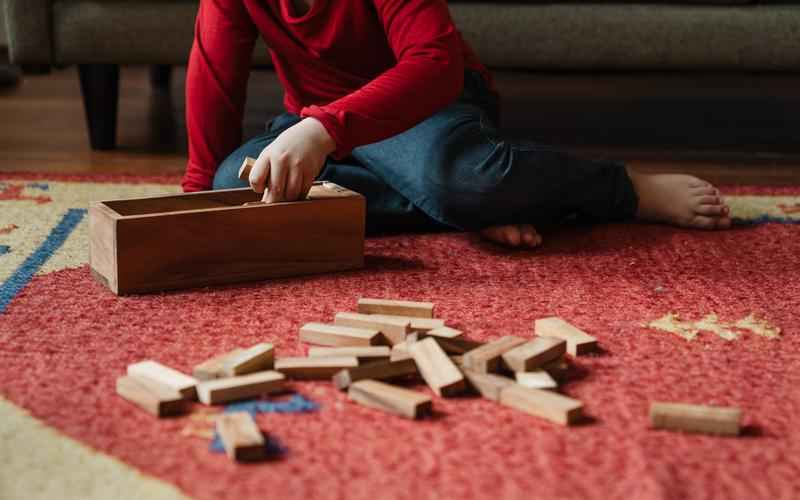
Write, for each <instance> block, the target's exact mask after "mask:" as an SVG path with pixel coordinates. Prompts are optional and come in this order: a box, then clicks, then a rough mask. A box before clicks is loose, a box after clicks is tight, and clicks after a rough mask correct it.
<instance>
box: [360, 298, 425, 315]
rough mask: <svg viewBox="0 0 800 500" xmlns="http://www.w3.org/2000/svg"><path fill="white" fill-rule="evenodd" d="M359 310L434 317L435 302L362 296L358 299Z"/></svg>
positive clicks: (361, 311)
mask: <svg viewBox="0 0 800 500" xmlns="http://www.w3.org/2000/svg"><path fill="white" fill-rule="evenodd" d="M358 312H360V313H363V314H390V315H397V316H411V317H415V318H433V303H431V302H411V301H408V300H386V299H367V298H361V299H358Z"/></svg>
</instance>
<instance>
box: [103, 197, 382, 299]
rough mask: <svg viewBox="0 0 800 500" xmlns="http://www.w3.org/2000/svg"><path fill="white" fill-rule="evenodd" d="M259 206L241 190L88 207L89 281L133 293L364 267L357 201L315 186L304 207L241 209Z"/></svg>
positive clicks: (361, 202)
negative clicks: (90, 276)
mask: <svg viewBox="0 0 800 500" xmlns="http://www.w3.org/2000/svg"><path fill="white" fill-rule="evenodd" d="M260 199H261V195H260V194H258V193H256V192H254V191H253V190H252V189H250V188H249V187H248V188H241V189H227V190H218V191H203V192H198V193H183V194H173V195H167V196H163V195H162V196H154V197H147V198H135V199H125V200H111V201H104V202H98V203H94V204H92V205H91V207H90V209H89V241H90V244H89V252H90V259H89V260H90V265H91V268H92V272H93V275H94V276H95V277H96V278H97V279H98V280H100V281H101V282H102V283H104V284H105V285H106V286H108V287H109V288H110V289H111V290H112V291H113V292H114V293H117V294H131V293H145V292H154V291H161V290H170V289H180V288H189V287H197V286H209V285H221V284H228V283H237V282H242V281H253V280H262V279H267V278H277V277H286V276H299V275H305V274H315V273H324V272H332V271H343V270H349V269H357V268H361V267H363V264H364V227H365V226H364V224H365V214H366V208H365V207H366V203H365V200H364V197H363V196H361V195H359V194H358V193H354V192H352V191H348V190H344V191H341V190H339V189H332V188H330V187H326V186H323V185H314V186H312V187H311V191H310V192H309V197H308V199H306V200H301V201H295V202H288V203H270V204H264V205H260V206H247V207H244V206H242V204H244V203H247V202H253V201H259V200H260ZM222 234H224V236H225V237H224V238H223V237H209V235H222ZM199 269H201V270H202V272H199V271H198V270H199Z"/></svg>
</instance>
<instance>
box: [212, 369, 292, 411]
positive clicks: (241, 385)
mask: <svg viewBox="0 0 800 500" xmlns="http://www.w3.org/2000/svg"><path fill="white" fill-rule="evenodd" d="M285 380H286V377H285V376H284V375H283V374H282V373H278V372H276V371H268V372H256V373H251V374H249V375H241V376H238V377H229V378H219V379H216V380H207V381H205V382H200V384H198V385H197V397H198V398H199V399H200V401H201V402H202V403H205V404H207V405H215V404H222V403H227V402H229V401H236V400H239V399H248V398H255V397H257V396H261V395H262V394H272V393H275V392H281V391H282V390H283V383H284V381H285Z"/></svg>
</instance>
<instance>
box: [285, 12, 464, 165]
mask: <svg viewBox="0 0 800 500" xmlns="http://www.w3.org/2000/svg"><path fill="white" fill-rule="evenodd" d="M374 3H375V7H376V9H377V12H378V17H379V18H380V20H381V22H382V23H383V26H384V30H385V32H386V36H387V38H388V40H389V44H390V45H391V47H392V50H393V51H394V54H395V57H396V58H397V64H396V65H395V66H394V67H393V68H391V69H389V70H388V71H386V72H384V73H383V74H381V75H380V76H378V77H377V78H375V79H374V80H372V81H371V82H370V83H368V84H366V85H365V86H364V87H362V88H361V89H359V90H357V91H355V92H353V93H352V94H349V95H347V96H345V97H342V98H341V99H338V100H336V101H334V102H332V103H330V104H327V105H325V106H307V107H305V108H303V109H302V110H301V113H300V114H301V116H304V117H306V116H310V117H314V118H316V119H318V120H319V121H321V122H322V124H323V125H324V126H325V129H326V130H327V131H328V133H329V134H330V135H331V137H332V138H333V140H334V141H335V142H336V145H337V149H336V151H335V152H334V154H333V156H334V158H337V159H342V158H344V157H346V156H347V155H348V154H349V153H350V151H351V150H352V149H353V148H355V147H357V146H361V145H363V144H370V143H373V142H378V141H381V140H383V139H386V138H388V137H391V136H393V135H397V134H399V133H400V132H403V131H405V130H407V129H409V128H411V127H412V126H414V125H416V124H417V123H419V122H420V121H422V120H424V119H426V118H428V117H430V116H431V115H433V114H434V113H436V112H437V111H439V110H441V109H442V108H444V107H446V106H447V105H449V104H451V103H452V102H453V101H455V100H456V99H457V98H458V96H459V94H460V93H461V90H462V87H463V85H464V60H463V54H462V51H461V43H460V38H459V35H458V32H457V31H456V28H455V26H454V24H453V21H452V20H451V18H450V12H449V10H448V8H447V4H446V3H445V2H444V0H374ZM346 28H347V27H346V26H342V29H346Z"/></svg>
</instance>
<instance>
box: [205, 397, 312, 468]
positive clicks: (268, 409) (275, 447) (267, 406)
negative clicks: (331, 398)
mask: <svg viewBox="0 0 800 500" xmlns="http://www.w3.org/2000/svg"><path fill="white" fill-rule="evenodd" d="M318 409H319V404H317V403H315V402H314V401H311V400H310V399H306V398H304V397H303V396H302V395H300V394H295V395H293V396H292V397H291V398H290V399H289V400H288V401H260V400H253V401H243V402H241V403H234V404H231V405H228V406H226V407H225V413H233V412H240V411H244V412H247V413H249V414H250V415H252V416H253V418H255V416H256V415H258V414H259V413H308V412H312V411H317V410H318ZM265 437H266V440H265V443H264V446H265V448H266V455H267V458H268V459H270V458H280V457H281V456H283V455H284V454H286V451H287V450H286V448H285V447H284V446H283V445H282V444H281V443H280V441H278V440H277V439H276V438H275V437H273V436H265ZM208 449H209V450H211V451H212V452H214V453H225V447H224V446H222V439H220V437H219V434H218V433H217V432H216V431H214V439H212V440H211V444H210V445H209V447H208Z"/></svg>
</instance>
